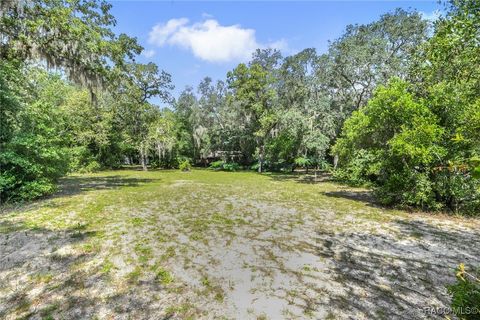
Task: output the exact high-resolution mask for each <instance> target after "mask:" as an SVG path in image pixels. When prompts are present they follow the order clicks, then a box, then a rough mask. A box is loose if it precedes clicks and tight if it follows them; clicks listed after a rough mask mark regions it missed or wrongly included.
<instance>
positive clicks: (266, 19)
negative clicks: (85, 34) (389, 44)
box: [111, 0, 442, 102]
mask: <svg viewBox="0 0 480 320" xmlns="http://www.w3.org/2000/svg"><path fill="white" fill-rule="evenodd" d="M111 3H112V5H113V8H112V13H113V14H114V15H115V17H116V18H117V26H116V27H115V29H116V31H117V32H123V33H127V34H128V35H130V36H134V37H137V39H138V41H139V42H140V44H141V45H142V46H143V47H144V48H145V52H144V54H142V56H140V57H139V59H138V61H139V62H149V61H153V62H155V63H156V64H157V65H158V66H159V67H160V68H161V69H164V70H165V71H167V72H169V73H171V74H172V79H173V82H174V84H175V90H174V96H175V97H177V96H178V94H179V93H180V92H181V91H182V90H183V89H184V88H185V86H187V85H193V86H196V85H197V84H198V83H199V82H200V81H201V79H202V78H203V77H205V76H210V77H212V78H213V79H215V80H216V79H224V78H225V75H226V73H227V71H229V70H231V69H233V68H234V67H235V66H236V65H237V64H238V63H239V62H245V61H247V60H248V56H249V55H250V51H251V50H253V48H254V47H262V48H267V47H271V48H278V49H280V50H281V51H282V53H283V54H284V55H289V54H292V53H295V52H298V51H300V50H302V49H304V48H311V47H313V48H316V49H317V51H318V52H320V53H322V52H325V51H326V50H327V48H328V41H329V40H334V39H336V38H337V37H339V36H340V35H341V34H342V32H343V30H344V29H345V27H346V25H348V24H355V23H368V22H371V21H374V20H376V19H378V18H379V16H380V15H381V14H383V13H386V12H389V11H392V10H394V9H395V8H397V7H401V8H405V9H409V8H410V9H417V10H418V11H420V12H423V13H425V14H426V15H429V16H431V15H433V14H434V13H435V11H436V10H439V9H441V8H442V7H441V5H440V4H438V3H437V1H308V2H287V1H266V2H258V1H246V2H239V1H236V2H225V1H208V2H201V1H195V2H186V1H133V0H132V1H111ZM152 102H157V101H152Z"/></svg>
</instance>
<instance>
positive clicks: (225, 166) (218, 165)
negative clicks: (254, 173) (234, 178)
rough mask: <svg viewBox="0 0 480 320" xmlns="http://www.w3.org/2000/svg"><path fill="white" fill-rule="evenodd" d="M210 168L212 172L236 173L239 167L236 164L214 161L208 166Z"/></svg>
mask: <svg viewBox="0 0 480 320" xmlns="http://www.w3.org/2000/svg"><path fill="white" fill-rule="evenodd" d="M210 168H211V169H214V170H225V171H238V170H240V165H239V164H238V163H236V162H225V161H223V160H218V161H214V162H212V163H211V164H210Z"/></svg>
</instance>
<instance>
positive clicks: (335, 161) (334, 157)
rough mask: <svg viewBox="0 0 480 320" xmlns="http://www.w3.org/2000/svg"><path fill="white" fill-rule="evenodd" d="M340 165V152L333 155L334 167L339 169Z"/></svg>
mask: <svg viewBox="0 0 480 320" xmlns="http://www.w3.org/2000/svg"><path fill="white" fill-rule="evenodd" d="M337 165H338V154H336V155H334V156H333V169H337Z"/></svg>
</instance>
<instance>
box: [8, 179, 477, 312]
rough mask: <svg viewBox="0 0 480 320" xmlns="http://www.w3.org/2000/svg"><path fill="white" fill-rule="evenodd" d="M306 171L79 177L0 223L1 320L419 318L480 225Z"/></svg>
mask: <svg viewBox="0 0 480 320" xmlns="http://www.w3.org/2000/svg"><path fill="white" fill-rule="evenodd" d="M322 179H324V178H320V179H319V181H318V182H316V183H314V181H312V178H311V177H306V176H300V175H280V174H265V175H259V174H256V173H249V172H237V173H225V172H212V171H207V170H194V171H192V172H190V173H182V172H179V171H149V172H141V171H133V170H124V171H108V172H100V173H97V174H89V175H78V176H71V177H68V178H66V179H64V181H63V182H62V189H61V191H60V192H59V193H58V194H56V195H54V196H52V197H50V198H48V199H45V200H41V201H37V202H34V203H31V204H28V205H24V206H21V207H18V208H8V209H4V212H3V213H2V214H1V215H0V283H1V285H0V318H2V319H3V318H5V319H18V318H34V319H79V318H88V319H90V318H98V319H199V318H201V319H219V318H220V319H222V318H225V319H232V318H233V319H282V318H285V319H305V318H307V319H308V318H312V319H345V318H355V319H397V318H398V319H418V318H423V317H425V316H426V315H425V313H424V312H423V311H422V308H424V307H442V306H443V307H445V306H447V305H448V302H449V297H448V295H447V292H446V289H445V284H447V283H450V282H452V281H453V280H454V271H453V269H454V268H455V267H456V266H457V265H458V264H459V263H460V262H464V263H466V264H467V265H479V264H480V258H479V256H480V246H479V245H478V243H480V233H479V231H478V230H480V228H479V227H480V223H479V221H478V220H474V219H463V218H457V217H446V216H439V215H427V214H420V213H407V212H405V211H399V210H391V209H386V208H382V207H380V206H377V205H375V203H374V202H373V201H372V198H371V195H370V194H369V192H368V191H366V190H362V189H354V188H349V187H345V186H342V185H338V184H335V183H332V182H329V181H327V180H325V181H321V180H322Z"/></svg>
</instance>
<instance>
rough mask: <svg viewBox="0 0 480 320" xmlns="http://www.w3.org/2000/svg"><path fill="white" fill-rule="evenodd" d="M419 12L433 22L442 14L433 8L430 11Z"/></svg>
mask: <svg viewBox="0 0 480 320" xmlns="http://www.w3.org/2000/svg"><path fill="white" fill-rule="evenodd" d="M420 14H421V15H422V18H423V19H425V20H428V21H431V22H434V21H435V20H437V19H438V18H440V16H441V15H442V12H441V11H440V10H438V9H437V10H434V11H432V12H423V11H421V12H420Z"/></svg>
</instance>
